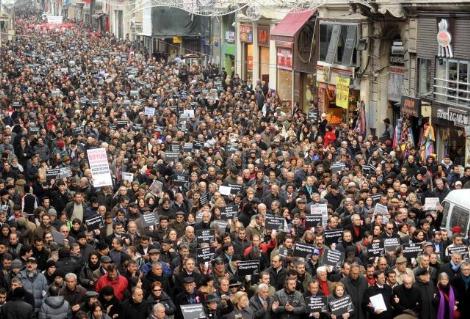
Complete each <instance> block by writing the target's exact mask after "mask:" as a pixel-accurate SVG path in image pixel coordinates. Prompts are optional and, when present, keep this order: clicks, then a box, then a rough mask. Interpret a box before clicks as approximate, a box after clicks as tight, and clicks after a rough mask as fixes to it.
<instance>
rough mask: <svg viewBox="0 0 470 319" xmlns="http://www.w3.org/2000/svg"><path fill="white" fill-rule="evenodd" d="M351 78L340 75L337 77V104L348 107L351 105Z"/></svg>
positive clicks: (344, 107)
mask: <svg viewBox="0 0 470 319" xmlns="http://www.w3.org/2000/svg"><path fill="white" fill-rule="evenodd" d="M350 82H351V78H345V77H341V76H339V77H338V78H337V79H336V106H339V107H342V108H343V109H347V108H348V107H349V84H350Z"/></svg>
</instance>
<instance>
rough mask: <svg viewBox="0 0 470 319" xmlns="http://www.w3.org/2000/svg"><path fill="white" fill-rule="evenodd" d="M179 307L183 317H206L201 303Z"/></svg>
mask: <svg viewBox="0 0 470 319" xmlns="http://www.w3.org/2000/svg"><path fill="white" fill-rule="evenodd" d="M180 308H181V313H182V314H183V318H184V319H200V318H206V313H205V312H204V307H203V306H202V303H199V304H194V305H181V306H180Z"/></svg>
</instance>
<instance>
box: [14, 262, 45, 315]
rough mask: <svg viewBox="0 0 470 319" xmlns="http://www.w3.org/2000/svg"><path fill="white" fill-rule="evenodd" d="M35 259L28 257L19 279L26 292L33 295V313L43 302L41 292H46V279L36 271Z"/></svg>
mask: <svg viewBox="0 0 470 319" xmlns="http://www.w3.org/2000/svg"><path fill="white" fill-rule="evenodd" d="M37 268H38V264H37V261H36V258H34V257H29V258H28V259H27V261H26V269H25V270H22V271H21V272H20V274H19V278H20V280H21V283H22V284H23V287H24V289H25V290H26V291H28V292H30V293H31V294H33V297H34V311H35V312H38V311H39V308H41V305H42V302H43V300H44V295H43V291H47V288H48V285H47V279H46V277H44V275H43V274H42V273H40V272H39V271H38V270H37Z"/></svg>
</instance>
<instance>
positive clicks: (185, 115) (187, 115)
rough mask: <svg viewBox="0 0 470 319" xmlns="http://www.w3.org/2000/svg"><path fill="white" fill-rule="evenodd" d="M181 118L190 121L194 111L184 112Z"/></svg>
mask: <svg viewBox="0 0 470 319" xmlns="http://www.w3.org/2000/svg"><path fill="white" fill-rule="evenodd" d="M182 117H184V118H187V119H188V118H189V119H192V118H193V117H194V110H184V111H183V116H182Z"/></svg>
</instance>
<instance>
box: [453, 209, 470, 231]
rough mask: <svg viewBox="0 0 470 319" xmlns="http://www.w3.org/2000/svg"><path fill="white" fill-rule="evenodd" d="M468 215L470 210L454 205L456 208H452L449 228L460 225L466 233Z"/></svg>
mask: <svg viewBox="0 0 470 319" xmlns="http://www.w3.org/2000/svg"><path fill="white" fill-rule="evenodd" d="M468 215H469V214H468V210H466V209H463V208H462V207H459V206H457V205H454V208H453V209H452V215H451V216H450V224H449V228H450V229H452V227H454V226H457V225H458V226H460V227H462V232H463V233H464V234H466V233H467V226H468Z"/></svg>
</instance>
